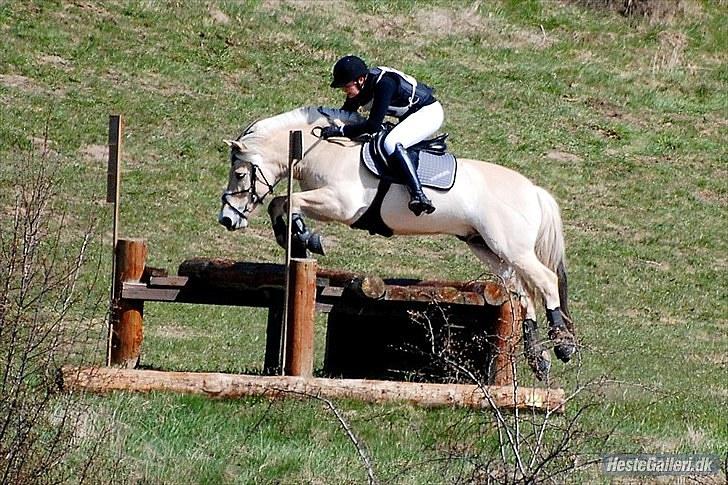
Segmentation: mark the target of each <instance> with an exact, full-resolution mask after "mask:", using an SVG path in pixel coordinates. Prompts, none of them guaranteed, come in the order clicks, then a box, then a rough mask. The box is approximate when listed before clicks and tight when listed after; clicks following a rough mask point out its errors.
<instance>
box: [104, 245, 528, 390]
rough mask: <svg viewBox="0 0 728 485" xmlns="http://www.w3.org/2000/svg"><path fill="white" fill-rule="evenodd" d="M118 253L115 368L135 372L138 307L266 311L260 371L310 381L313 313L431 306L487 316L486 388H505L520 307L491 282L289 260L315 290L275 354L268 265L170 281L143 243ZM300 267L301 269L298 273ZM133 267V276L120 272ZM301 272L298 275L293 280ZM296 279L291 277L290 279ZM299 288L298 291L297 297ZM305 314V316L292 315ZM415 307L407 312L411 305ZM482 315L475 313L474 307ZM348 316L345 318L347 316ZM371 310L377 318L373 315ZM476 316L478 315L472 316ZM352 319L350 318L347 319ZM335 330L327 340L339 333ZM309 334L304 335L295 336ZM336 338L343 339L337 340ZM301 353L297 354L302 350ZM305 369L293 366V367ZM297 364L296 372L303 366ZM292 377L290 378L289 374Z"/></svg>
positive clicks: (210, 261) (277, 312)
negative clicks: (151, 264)
mask: <svg viewBox="0 0 728 485" xmlns="http://www.w3.org/2000/svg"><path fill="white" fill-rule="evenodd" d="M118 248H119V249H118V253H117V268H119V271H118V272H117V280H118V282H117V285H116V287H117V288H118V291H117V300H116V301H117V303H116V304H115V305H114V308H115V309H116V310H117V311H116V312H115V314H114V315H112V324H113V326H114V331H113V334H112V348H111V363H112V365H115V366H121V367H125V368H134V367H136V366H137V365H138V362H139V356H140V352H141V342H142V339H143V310H144V302H145V301H156V302H177V303H197V304H211V305H231V306H249V307H263V308H268V309H269V312H268V326H267V332H266V353H265V362H264V369H265V371H266V372H267V373H277V372H278V371H279V370H280V368H281V366H282V365H284V364H285V365H286V366H289V365H294V366H296V369H295V370H294V371H291V372H288V371H287V373H289V375H311V372H312V370H313V368H312V366H313V356H312V352H313V347H312V338H313V333H312V332H313V328H312V320H313V316H312V312H313V308H314V307H315V309H316V310H318V311H319V312H323V313H329V312H332V311H333V312H332V313H331V315H330V317H329V319H330V320H329V322H330V329H331V323H332V321H333V322H334V323H335V322H336V321H337V320H336V319H337V318H338V319H340V320H341V319H343V320H347V319H348V320H351V319H356V318H358V317H359V316H361V315H362V314H363V315H364V317H362V318H366V315H367V314H370V315H371V316H372V317H375V316H377V315H379V316H386V315H387V314H389V313H391V309H393V308H395V306H396V305H399V307H398V308H402V306H403V305H406V306H407V308H409V306H410V305H414V306H415V307H417V306H418V305H419V307H420V308H422V307H424V306H426V305H427V304H431V303H433V302H434V303H437V304H439V305H443V306H447V307H448V308H450V309H451V310H452V311H460V312H463V311H467V312H470V313H468V314H469V315H471V317H468V318H481V319H482V318H485V317H484V316H485V315H486V313H483V312H485V311H486V310H487V311H488V312H490V313H493V314H494V315H495V317H487V318H491V319H492V324H491V330H490V332H491V333H492V334H493V335H494V338H492V339H491V340H492V347H493V348H494V349H495V357H494V360H493V365H492V371H491V372H490V373H489V383H490V384H494V385H507V384H509V383H511V382H512V380H513V376H512V369H511V358H512V356H513V355H514V352H515V351H516V350H515V346H516V343H517V341H518V339H519V336H520V334H519V330H520V324H516V322H520V320H521V318H522V314H523V311H524V309H523V308H522V307H521V306H520V304H518V305H513V304H512V301H511V298H509V294H508V292H507V291H506V290H505V289H504V288H503V286H501V285H500V284H497V283H496V282H493V281H473V282H459V281H443V280H408V279H401V278H399V279H398V278H392V279H386V280H383V279H382V278H380V277H378V276H374V275H360V274H356V273H351V272H346V271H339V270H330V269H324V268H316V267H315V262H314V263H310V262H309V263H307V262H305V260H294V262H295V264H294V265H293V266H292V268H293V275H294V277H293V278H292V281H293V282H295V281H297V280H300V281H304V280H306V279H308V281H309V283H308V285H309V287H310V288H311V289H312V291H313V289H314V286H313V285H314V284H315V291H313V292H312V293H311V292H309V293H307V296H306V304H303V300H302V299H301V295H300V294H299V295H298V297H296V299H297V301H296V304H292V305H289V306H288V308H289V310H290V311H292V312H294V313H295V312H298V313H297V314H290V313H289V321H292V322H293V323H292V324H291V326H289V331H288V335H287V336H286V340H285V342H290V345H285V344H284V345H283V348H285V349H286V352H288V355H286V356H282V355H281V354H282V352H281V350H282V348H281V341H282V339H281V333H280V332H281V319H282V309H283V305H282V302H283V301H282V299H283V293H284V291H283V290H284V284H285V267H284V266H283V265H281V264H274V263H253V262H239V261H237V262H236V261H231V260H226V259H216V258H195V259H189V260H186V261H184V262H182V263H181V264H180V266H179V268H178V274H177V275H176V276H169V275H168V274H167V272H166V271H164V270H159V269H155V268H148V267H145V265H144V258H145V257H146V252H147V250H146V244H145V243H144V241H142V240H135V239H126V240H120V241H119V245H118ZM304 267H305V269H303V268H304ZM126 268H132V269H133V270H127V269H126ZM299 273H300V274H299ZM296 275H298V276H296ZM305 287H306V285H305V284H303V285H301V287H300V288H299V290H297V291H298V292H299V293H300V292H301V291H304V288H305ZM390 304H391V305H395V306H390ZM301 308H305V309H304V310H300V311H299V310H297V309H301ZM413 308H414V307H413ZM481 308H482V309H483V310H482V311H481V310H478V309H481ZM347 311H348V312H349V315H347ZM376 312H379V314H377V313H376ZM479 315H483V316H479ZM349 317H351V318H349ZM346 327H347V326H346V325H340V326H339V327H337V328H335V329H334V331H332V335H339V334H341V333H342V331H341V330H340V329H341V328H344V329H345V328H346ZM302 328H309V329H310V330H302ZM339 338H347V335H346V334H342V335H341V336H340V337H339ZM302 350H303V351H304V353H301V351H302ZM341 354H342V352H339V353H338V354H337V353H336V352H335V351H332V352H331V359H330V360H331V362H334V359H335V358H336V357H338V358H339V359H341V358H346V355H345V354H346V352H343V354H344V355H343V357H342V355H341ZM299 360H301V361H305V364H301V365H299V364H294V363H293V362H294V361H296V362H297V361H299ZM302 366H303V367H302ZM292 372H295V373H292Z"/></svg>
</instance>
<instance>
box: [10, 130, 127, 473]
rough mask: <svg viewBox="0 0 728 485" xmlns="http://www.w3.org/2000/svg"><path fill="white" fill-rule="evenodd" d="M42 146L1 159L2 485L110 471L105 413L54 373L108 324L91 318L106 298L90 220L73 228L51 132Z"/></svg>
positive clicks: (92, 343) (83, 350)
mask: <svg viewBox="0 0 728 485" xmlns="http://www.w3.org/2000/svg"><path fill="white" fill-rule="evenodd" d="M44 147H45V148H44V149H43V151H42V153H41V154H40V155H37V154H36V153H35V152H34V150H33V149H30V150H29V151H28V153H27V155H23V156H21V157H20V158H21V159H22V160H21V161H19V162H18V161H15V160H10V161H5V162H3V169H4V170H10V172H9V173H10V176H11V177H12V178H13V179H14V180H13V185H14V187H13V188H6V189H4V190H3V195H2V198H1V199H0V213H2V218H1V219H0V358H1V359H2V362H1V363H0V483H3V484H5V483H60V482H64V481H68V480H72V481H74V482H80V483H81V482H85V481H89V479H90V477H91V476H94V475H95V472H96V471H98V468H99V467H104V468H105V469H106V470H107V471H106V472H105V473H104V476H109V472H108V470H111V469H113V467H109V463H108V462H105V458H103V456H104V455H105V454H106V453H107V452H106V451H105V450H103V451H102V445H103V444H104V443H107V440H104V439H103V437H104V436H107V434H108V427H109V419H108V416H106V414H107V413H106V412H105V411H104V410H102V409H100V408H99V407H98V406H95V405H93V404H92V403H91V402H90V401H84V399H83V398H75V397H72V396H64V395H58V394H57V393H56V388H57V387H56V384H55V379H56V369H57V368H58V367H59V366H60V365H61V364H63V363H66V362H68V360H71V359H74V358H78V357H79V353H81V354H87V353H88V352H91V351H94V350H95V348H96V344H95V343H96V342H99V341H102V339H100V338H99V337H100V332H101V331H102V329H103V325H99V324H98V323H96V324H95V328H94V326H92V325H91V322H92V320H93V319H92V316H93V315H97V314H98V312H99V311H101V314H103V312H104V310H103V309H102V308H100V305H99V303H100V300H101V299H102V298H103V296H102V295H99V292H98V291H96V292H95V291H93V290H94V288H97V287H98V282H97V281H96V277H97V276H98V275H99V271H98V269H99V268H98V266H96V267H95V268H94V267H93V265H92V264H91V263H93V260H94V257H93V255H92V253H93V250H92V249H91V248H92V246H93V244H92V242H93V235H94V227H93V224H88V225H86V228H85V229H81V230H80V231H78V232H76V233H74V231H75V229H74V228H73V227H74V225H75V223H76V221H74V223H73V224H71V223H69V220H68V216H67V214H65V213H64V211H63V208H62V207H60V206H59V201H58V200H57V199H58V198H57V197H56V194H55V192H54V180H53V178H52V177H51V176H50V174H51V173H56V172H57V171H58V169H59V163H61V161H59V160H55V157H53V155H51V154H50V152H49V150H48V149H47V136H46V143H44ZM49 167H52V169H51V168H49ZM0 175H2V174H0ZM6 181H7V180H5V181H3V180H2V178H0V183H3V185H6V184H5V182H6ZM95 259H96V264H97V265H98V261H99V260H98V258H95ZM89 266H90V267H91V270H90V271H86V269H87V268H88V267H89ZM94 294H96V295H98V296H97V297H96V299H94V298H93V295H94ZM86 358H88V357H86ZM105 456H108V455H105ZM95 479H98V475H96V476H95Z"/></svg>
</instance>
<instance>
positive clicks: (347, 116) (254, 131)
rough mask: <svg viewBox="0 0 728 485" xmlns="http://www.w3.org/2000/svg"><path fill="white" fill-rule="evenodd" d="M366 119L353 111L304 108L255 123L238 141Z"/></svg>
mask: <svg viewBox="0 0 728 485" xmlns="http://www.w3.org/2000/svg"><path fill="white" fill-rule="evenodd" d="M364 119H365V118H364V117H362V116H361V115H360V114H359V113H356V112H352V111H343V110H340V109H337V108H326V107H323V106H304V107H302V108H296V109H294V110H291V111H288V112H285V113H281V114H278V115H275V116H272V117H270V118H265V119H262V120H260V121H256V122H254V123H253V124H251V125H250V126H249V127H248V128H247V129H246V130H245V131H244V132H243V134H242V135H240V137H238V141H241V142H243V141H244V142H246V143H249V142H250V141H252V140H254V139H259V138H265V137H267V136H269V135H270V134H271V133H274V132H277V131H281V130H293V129H300V128H306V127H309V126H317V125H318V126H325V125H327V124H329V122H330V120H338V121H340V122H342V123H344V124H349V123H360V122H362V121H364Z"/></svg>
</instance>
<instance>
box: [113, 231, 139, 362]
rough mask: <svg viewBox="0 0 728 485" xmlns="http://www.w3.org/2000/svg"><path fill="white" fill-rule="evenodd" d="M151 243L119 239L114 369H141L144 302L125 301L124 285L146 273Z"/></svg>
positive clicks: (114, 304)
mask: <svg viewBox="0 0 728 485" xmlns="http://www.w3.org/2000/svg"><path fill="white" fill-rule="evenodd" d="M146 259H147V243H146V241H144V240H143V239H119V241H118V242H117V248H116V266H115V268H116V271H115V274H114V280H115V283H114V288H115V294H114V299H113V303H112V312H111V322H110V323H111V365H113V366H119V367H123V368H135V367H137V366H138V365H139V355H140V354H141V348H142V340H143V338H144V325H143V315H144V301H143V300H124V299H122V298H121V288H122V283H124V282H138V281H139V280H140V279H141V277H142V273H143V272H144V265H145V261H146Z"/></svg>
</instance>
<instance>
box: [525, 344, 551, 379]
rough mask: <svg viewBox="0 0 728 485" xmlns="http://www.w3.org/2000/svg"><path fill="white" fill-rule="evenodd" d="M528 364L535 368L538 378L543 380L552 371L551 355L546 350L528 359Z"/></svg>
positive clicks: (534, 371)
mask: <svg viewBox="0 0 728 485" xmlns="http://www.w3.org/2000/svg"><path fill="white" fill-rule="evenodd" d="M528 365H529V366H530V367H531V370H533V373H534V375H535V376H536V379H538V380H539V381H542V380H544V379H546V378H548V376H549V372H550V371H551V357H550V356H549V353H548V352H547V351H545V350H542V351H541V354H540V355H538V356H534V357H533V358H529V359H528Z"/></svg>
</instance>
